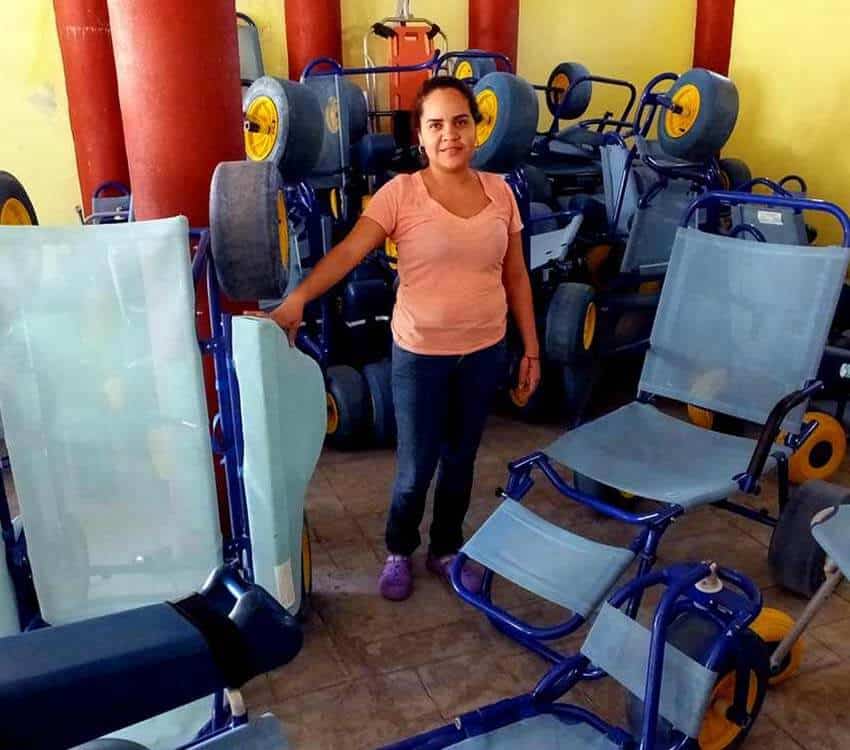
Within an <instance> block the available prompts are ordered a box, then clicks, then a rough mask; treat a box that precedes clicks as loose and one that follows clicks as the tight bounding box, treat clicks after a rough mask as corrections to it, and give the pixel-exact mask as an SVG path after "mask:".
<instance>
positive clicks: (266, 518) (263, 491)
mask: <svg viewBox="0 0 850 750" xmlns="http://www.w3.org/2000/svg"><path fill="white" fill-rule="evenodd" d="M233 359H234V365H235V367H236V375H237V377H238V378H239V399H240V414H241V416H242V433H243V435H244V438H245V442H244V445H245V459H244V465H243V476H244V482H245V499H246V502H247V505H248V521H249V526H250V529H251V555H252V559H253V564H254V582H255V583H257V584H259V585H260V586H262V587H263V588H265V589H266V590H267V591H269V592H270V593H271V594H272V595H273V596H275V597H276V598H277V600H278V601H279V602H280V603H281V604H282V605H283V606H284V607H287V608H289V609H291V610H292V611H297V610H298V608H299V606H300V603H301V554H300V552H301V528H302V518H303V513H304V498H305V495H306V493H307V485H308V484H309V482H310V478H311V477H312V475H313V470H314V469H315V468H316V461H317V460H318V458H319V453H320V452H321V450H322V443H323V441H324V437H325V430H326V427H327V409H326V403H325V384H324V380H323V379H322V372H321V370H320V369H319V366H318V365H317V364H316V362H315V361H314V360H312V359H310V358H309V357H308V356H307V355H305V354H302V353H301V352H300V351H298V349H295V348H293V347H291V346H290V345H289V341H288V340H287V338H286V335H285V334H284V333H283V331H281V330H280V328H279V327H278V326H277V324H275V323H273V322H272V321H270V320H257V319H254V318H246V317H237V318H234V319H233Z"/></svg>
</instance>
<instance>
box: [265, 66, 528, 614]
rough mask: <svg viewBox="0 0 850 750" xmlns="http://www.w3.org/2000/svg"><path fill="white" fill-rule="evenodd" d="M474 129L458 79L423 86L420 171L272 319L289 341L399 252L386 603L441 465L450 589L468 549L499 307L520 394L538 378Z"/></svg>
mask: <svg viewBox="0 0 850 750" xmlns="http://www.w3.org/2000/svg"><path fill="white" fill-rule="evenodd" d="M480 120H481V115H480V114H479V112H478V107H477V105H476V102H475V98H474V96H473V95H472V92H471V91H470V90H469V88H468V87H467V86H466V85H465V84H464V83H462V82H461V81H459V80H457V79H455V78H449V77H437V78H431V79H429V80H427V81H425V82H424V84H423V85H422V88H421V89H420V92H419V96H418V99H417V104H416V111H415V121H416V123H417V125H418V129H419V140H420V144H421V145H420V149H421V150H422V151H423V152H424V155H425V156H426V157H427V162H428V166H427V167H426V168H425V169H423V170H421V171H419V172H416V173H414V174H411V175H399V176H398V177H395V178H394V179H392V180H390V181H389V182H388V183H387V184H386V185H384V186H383V187H382V188H381V189H380V190H378V191H377V193H376V194H375V195H374V197H373V198H372V200H371V201H370V203H369V205H368V207H367V208H366V209H365V211H364V212H363V214H362V216H361V217H360V219H359V220H358V221H357V223H356V224H355V226H354V228H353V229H352V230H351V232H350V233H349V234H348V236H347V237H346V238H345V239H344V240H343V241H342V242H340V243H339V244H338V245H337V246H336V247H334V248H333V250H332V251H331V252H330V253H328V254H327V255H326V256H325V257H324V258H323V259H322V261H321V262H320V263H318V264H317V265H316V267H315V269H314V270H313V271H312V273H311V274H310V275H309V276H308V277H307V278H306V279H305V280H304V281H303V282H302V283H301V284H300V285H299V286H298V287H297V288H296V289H295V290H294V291H293V292H292V293H291V294H290V295H289V297H287V299H286V300H285V301H284V302H283V303H282V304H281V305H280V306H279V307H278V308H276V309H275V310H274V311H273V312H272V313H271V317H272V318H273V319H274V320H275V321H276V322H277V323H278V325H280V326H281V327H282V328H284V329H285V330H286V331H287V332H288V333H289V337H290V340H291V341H294V339H295V334H296V332H297V330H298V327H299V326H300V324H301V320H302V317H303V313H304V306H305V304H307V303H308V302H309V301H311V300H313V299H315V298H316V297H319V296H320V295H321V294H323V293H324V292H326V291H327V290H328V289H330V288H331V287H332V286H333V285H334V284H336V283H337V282H338V281H340V280H341V279H342V278H343V277H344V276H345V275H346V274H347V273H348V272H349V271H350V270H351V269H352V268H354V267H355V266H356V265H357V264H358V263H359V262H360V261H361V260H362V259H363V258H364V257H365V256H366V255H367V254H368V253H369V252H370V251H371V250H372V249H374V248H376V247H380V246H381V245H383V243H384V240H385V239H386V238H387V237H390V238H392V239H393V240H394V241H395V242H396V244H397V246H398V274H399V282H400V284H399V290H398V297H397V301H396V306H395V310H394V312H393V319H392V331H393V342H394V343H393V352H392V380H393V383H392V385H393V401H394V404H395V413H396V422H397V426H398V448H397V461H396V463H397V467H396V477H395V486H394V489H393V498H392V505H391V507H390V512H389V517H388V519H387V527H386V544H387V549H388V551H389V555H388V557H387V560H386V563H385V565H384V569H383V571H382V573H381V576H380V580H379V588H380V591H381V594H382V595H383V596H384V597H385V598H387V599H392V600H402V599H406V598H407V597H408V596H410V594H411V592H412V589H413V577H412V568H411V562H410V556H411V555H412V553H413V551H414V550H415V549H416V547H418V546H419V543H420V536H419V524H420V523H421V521H422V517H423V514H424V511H425V496H426V493H427V491H428V486H429V485H430V483H431V479H432V478H433V475H434V472H435V470H436V469H437V466H438V464H439V467H440V468H439V473H438V476H437V483H436V488H435V492H434V516H433V522H432V524H431V528H430V544H429V551H428V558H427V567H428V569H429V570H430V571H432V572H434V573H436V574H437V575H439V576H441V577H442V578H446V579H447V578H448V575H449V571H450V569H451V564H452V562H453V560H454V557H455V555H456V553H457V551H458V550H459V549H460V547H461V545H462V544H463V532H462V524H463V519H464V516H465V515H466V511H467V509H468V508H469V501H470V494H471V492H472V478H473V467H474V463H475V456H476V453H477V451H478V446H479V443H480V441H481V435H482V432H483V430H484V424H485V421H486V417H487V412H488V410H489V407H490V402H491V400H492V397H493V395H494V392H495V390H496V387H497V384H498V380H499V378H500V376H501V374H502V372H503V371H504V367H505V364H506V362H505V360H506V345H505V331H506V322H507V320H506V319H507V311H508V309H510V311H511V313H512V314H513V316H514V319H515V321H516V324H517V327H518V329H519V332H520V334H521V336H522V341H523V345H524V347H525V356H524V357H523V359H522V363H521V366H520V370H519V383H518V388H519V389H520V391H521V394H520V395H521V396H524V397H525V398H527V397H529V396H530V395H531V394H532V393H533V392H534V390H535V389H536V388H537V385H538V383H539V381H540V359H539V357H540V350H539V347H538V342H537V333H536V330H535V324H534V312H533V307H532V299H531V284H530V282H529V279H528V274H527V272H526V269H525V262H524V260H523V255H522V242H521V237H520V230H521V229H522V224H521V222H520V218H519V212H518V211H517V206H516V202H515V200H514V197H513V193H512V192H511V190H510V188H509V186H508V185H507V183H506V182H505V181H504V180H503V179H502V177H500V176H499V175H495V174H488V173H485V172H476V171H474V170H473V169H471V168H470V161H471V159H472V156H473V153H474V151H475V126H476V123H478V122H479V121H480ZM468 568H469V566H466V568H465V569H464V583H465V585H466V586H467V587H468V588H470V589H472V590H478V589H479V588H480V586H481V574H480V572H477V571H475V570H474V569H472V570H469V571H467V569H468Z"/></svg>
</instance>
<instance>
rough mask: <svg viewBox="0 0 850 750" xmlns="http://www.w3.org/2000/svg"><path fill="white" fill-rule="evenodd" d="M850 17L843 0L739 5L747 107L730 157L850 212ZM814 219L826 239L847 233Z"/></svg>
mask: <svg viewBox="0 0 850 750" xmlns="http://www.w3.org/2000/svg"><path fill="white" fill-rule="evenodd" d="M848 38H850V13H848V10H847V6H846V4H845V3H844V2H839V1H838V0H809V1H808V2H806V3H800V2H798V1H796V0H746V2H738V3H736V11H735V29H734V33H733V38H732V59H731V64H730V71H729V74H730V76H731V77H732V79H733V80H734V81H735V83H736V84H737V85H738V90H739V91H740V94H741V109H740V114H739V116H738V123H737V126H736V127H735V132H734V133H733V135H732V138H731V140H730V142H729V145H728V146H727V148H726V150H725V152H726V153H728V154H729V155H734V156H739V157H741V158H743V159H745V160H746V161H747V162H748V163H749V165H750V168H751V169H752V171H753V174H755V175H761V176H765V177H771V178H774V179H778V178H780V177H782V176H783V175H785V174H788V173H789V172H796V173H799V174H802V175H803V177H805V178H806V180H807V182H808V184H809V193H810V194H811V195H812V196H813V197H816V198H824V199H827V200H831V201H835V202H836V203H838V204H839V205H841V206H842V207H844V208H845V209H846V210H850V182H848V180H847V176H848V174H850V150H848V148H847V134H848V132H850V109H848V107H847V102H845V101H844V99H843V98H842V97H843V96H844V94H845V93H847V87H848V85H850V58H848V57H847V39H848ZM816 217H817V215H816V214H812V215H811V216H807V220H808V221H810V222H811V223H813V224H815V225H816V226H817V227H818V229H819V232H820V237H819V239H818V242H819V243H820V242H821V241H825V242H834V241H836V240H838V239H839V237H840V233H839V232H838V230H837V229H836V225H835V223H834V222H833V221H831V220H830V219H820V218H816Z"/></svg>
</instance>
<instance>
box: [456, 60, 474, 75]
mask: <svg viewBox="0 0 850 750" xmlns="http://www.w3.org/2000/svg"><path fill="white" fill-rule="evenodd" d="M474 77H475V73H474V72H473V70H472V65H471V64H470V62H469V60H461V61H460V63H458V66H457V67H456V68H455V78H460V79H461V80H463V79H464V78H474Z"/></svg>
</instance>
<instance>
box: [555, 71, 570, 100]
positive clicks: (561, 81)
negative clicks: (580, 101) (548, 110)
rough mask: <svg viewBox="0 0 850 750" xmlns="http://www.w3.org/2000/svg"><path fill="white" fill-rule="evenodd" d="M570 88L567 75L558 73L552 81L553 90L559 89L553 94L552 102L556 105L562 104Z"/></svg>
mask: <svg viewBox="0 0 850 750" xmlns="http://www.w3.org/2000/svg"><path fill="white" fill-rule="evenodd" d="M569 87H570V79H569V78H567V75H566V73H558V75H556V76H555V78H554V79H553V80H552V88H553V89H557V90H555V91H553V92H552V100H553V101H554V102H555V104H560V103H561V101H563V99H564V96H566V93H567V89H568V88H569Z"/></svg>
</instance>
